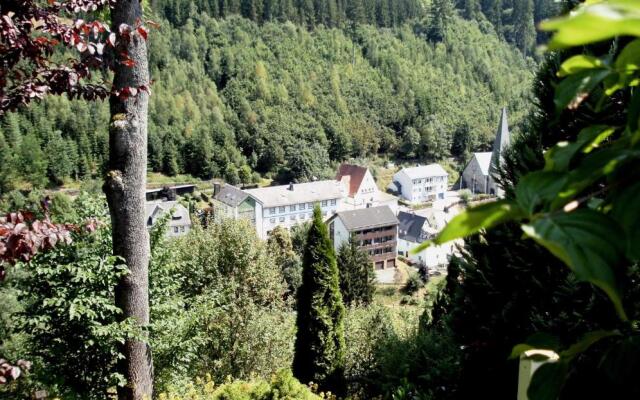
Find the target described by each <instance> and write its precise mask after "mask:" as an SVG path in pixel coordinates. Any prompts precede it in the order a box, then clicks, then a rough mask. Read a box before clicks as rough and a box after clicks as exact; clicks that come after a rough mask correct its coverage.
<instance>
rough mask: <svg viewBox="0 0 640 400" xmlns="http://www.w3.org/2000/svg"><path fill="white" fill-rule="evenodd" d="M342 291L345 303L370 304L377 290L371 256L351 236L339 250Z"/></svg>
mask: <svg viewBox="0 0 640 400" xmlns="http://www.w3.org/2000/svg"><path fill="white" fill-rule="evenodd" d="M338 266H339V270H340V291H341V292H342V299H343V300H344V304H346V305H352V304H370V303H371V301H373V293H374V292H375V276H374V272H373V265H372V263H371V261H370V260H369V256H367V254H366V253H365V252H364V251H363V250H362V249H360V248H359V247H358V242H357V241H356V240H355V238H353V237H351V238H349V241H348V242H347V243H344V244H343V245H342V246H341V247H340V250H339V252H338Z"/></svg>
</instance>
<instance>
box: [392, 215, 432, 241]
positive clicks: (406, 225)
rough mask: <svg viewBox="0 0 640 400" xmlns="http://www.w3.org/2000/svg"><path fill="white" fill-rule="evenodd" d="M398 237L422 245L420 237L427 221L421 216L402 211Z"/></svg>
mask: <svg viewBox="0 0 640 400" xmlns="http://www.w3.org/2000/svg"><path fill="white" fill-rule="evenodd" d="M398 221H400V225H399V226H398V237H400V239H403V240H407V241H410V242H414V243H420V236H421V234H422V227H423V226H424V224H425V223H426V224H427V225H428V222H427V219H426V218H425V217H421V216H420V215H416V214H412V213H408V212H404V211H400V212H399V213H398Z"/></svg>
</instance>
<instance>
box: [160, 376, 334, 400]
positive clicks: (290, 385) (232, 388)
mask: <svg viewBox="0 0 640 400" xmlns="http://www.w3.org/2000/svg"><path fill="white" fill-rule="evenodd" d="M158 398H159V399H160V400H183V399H184V400H187V399H189V400H277V399H291V400H294V399H295V400H319V399H322V398H325V397H324V396H322V397H321V396H319V395H316V394H314V393H313V392H312V391H311V389H310V388H308V387H307V386H304V385H302V384H301V383H300V382H298V381H297V380H296V379H295V378H294V377H293V375H292V374H291V372H290V371H288V370H280V371H278V372H277V373H276V374H275V375H274V376H273V377H272V378H271V380H270V381H268V382H266V381H263V380H259V381H231V382H226V383H224V384H222V385H220V386H216V385H215V383H214V382H213V381H212V380H211V377H210V376H207V378H206V379H204V380H203V379H196V382H195V383H191V384H189V385H187V386H186V387H184V388H180V389H172V390H170V391H169V392H167V393H161V394H160V395H159V397H158Z"/></svg>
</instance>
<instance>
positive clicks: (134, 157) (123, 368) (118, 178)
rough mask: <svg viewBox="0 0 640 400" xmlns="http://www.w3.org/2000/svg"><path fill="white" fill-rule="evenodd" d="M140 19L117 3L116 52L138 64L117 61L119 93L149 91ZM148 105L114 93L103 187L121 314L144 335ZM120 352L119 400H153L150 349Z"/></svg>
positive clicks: (132, 8)
mask: <svg viewBox="0 0 640 400" xmlns="http://www.w3.org/2000/svg"><path fill="white" fill-rule="evenodd" d="M141 20H142V6H141V4H140V0H119V1H118V2H116V4H115V6H114V8H113V9H112V10H111V25H112V31H113V32H119V27H120V26H121V24H127V25H128V26H130V27H131V33H130V35H131V36H130V41H129V42H128V43H127V42H126V39H123V38H122V37H121V36H120V35H118V42H119V43H123V44H122V45H120V44H119V45H118V46H117V50H116V53H118V54H120V53H121V52H122V51H124V50H126V52H127V53H128V56H129V58H130V59H131V60H133V62H134V63H135V64H134V65H133V66H132V67H131V66H126V65H124V64H122V63H118V62H117V65H116V66H115V68H114V77H113V88H114V89H115V90H121V89H122V88H139V87H140V86H143V85H144V86H145V87H148V86H149V68H148V61H147V45H146V41H145V39H144V38H143V37H142V36H141V35H140V34H139V33H138V32H136V30H135V26H136V24H137V23H139V22H140V21H141ZM116 57H119V55H117V56H116ZM148 104H149V94H148V92H147V91H138V93H137V94H136V95H133V96H130V97H119V96H116V95H115V94H112V96H111V99H110V107H111V124H110V127H109V171H108V173H107V176H106V178H105V184H104V191H105V194H106V195H107V201H108V203H109V211H110V213H111V224H112V236H113V253H114V254H115V255H116V256H120V257H122V258H123V259H124V260H125V262H126V264H127V266H128V267H129V269H130V271H131V273H130V274H129V275H128V276H126V277H124V278H123V279H122V280H121V281H120V282H119V283H118V286H117V287H116V305H117V306H118V307H120V308H121V309H122V311H123V318H133V319H134V320H135V321H136V322H137V324H139V326H141V327H142V329H143V331H144V332H146V331H147V330H146V328H147V327H148V325H149V276H148V269H149V234H148V232H147V228H146V223H145V188H146V174H147V113H148ZM143 339H146V338H143ZM122 352H123V354H124V356H125V358H124V359H123V360H122V362H121V363H120V365H119V369H120V371H119V372H120V373H122V374H123V375H124V377H125V378H126V379H127V385H126V386H125V387H122V388H118V398H119V399H120V400H134V399H135V400H142V399H151V395H152V388H153V379H152V361H151V349H150V348H149V346H148V345H147V343H146V341H145V340H133V339H129V340H127V341H126V342H125V344H124V345H123V347H122Z"/></svg>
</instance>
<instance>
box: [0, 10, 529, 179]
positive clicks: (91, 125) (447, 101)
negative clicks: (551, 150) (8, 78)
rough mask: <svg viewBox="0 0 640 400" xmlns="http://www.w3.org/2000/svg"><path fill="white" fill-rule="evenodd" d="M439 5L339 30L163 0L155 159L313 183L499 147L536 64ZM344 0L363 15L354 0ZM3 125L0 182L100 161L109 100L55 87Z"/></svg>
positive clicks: (186, 167)
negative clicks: (373, 167) (348, 167)
mask: <svg viewBox="0 0 640 400" xmlns="http://www.w3.org/2000/svg"><path fill="white" fill-rule="evenodd" d="M442 1H443V0H434V3H433V4H432V5H430V6H425V5H422V4H418V3H417V2H412V1H409V0H406V1H402V2H395V1H394V2H389V3H388V4H389V7H390V8H391V9H392V10H394V11H393V13H392V14H393V15H394V17H393V18H392V22H390V23H389V24H387V23H386V22H384V20H385V19H383V20H380V21H378V19H377V18H378V16H379V15H378V14H375V15H374V13H373V11H372V10H375V9H378V8H379V7H378V6H379V5H380V4H387V3H386V2H382V1H376V2H374V3H375V4H376V6H375V7H374V6H366V7H364V9H365V10H368V11H367V12H368V13H369V14H367V16H366V17H363V19H362V20H361V21H359V23H358V24H346V22H345V23H342V22H340V23H336V24H335V25H336V27H327V26H324V25H318V24H315V25H313V26H305V25H309V24H300V23H295V22H290V21H286V22H280V20H281V19H283V18H284V17H282V18H280V17H277V16H275V15H274V16H273V17H269V18H254V19H256V21H252V20H251V19H249V18H244V17H242V16H239V15H230V16H227V15H229V14H235V13H236V12H235V11H233V10H236V11H237V10H238V9H237V7H236V6H237V5H238V4H240V5H244V6H242V7H240V14H244V13H245V11H246V7H245V6H246V5H247V4H254V2H233V1H227V2H221V3H220V4H223V3H224V4H235V5H234V6H233V7H235V8H233V7H232V8H230V9H229V10H230V11H229V12H222V13H221V11H220V10H224V8H210V7H211V6H212V5H213V4H218V3H217V2H212V1H209V2H207V1H203V0H201V1H195V2H176V1H171V0H158V1H156V2H153V4H154V6H155V8H154V10H155V11H154V12H155V13H156V15H154V16H153V18H154V19H155V20H157V21H159V22H160V24H161V28H160V29H161V32H160V33H159V34H155V35H152V36H151V50H150V58H151V60H150V62H151V69H152V76H153V79H154V82H155V83H154V85H153V96H152V97H151V106H150V121H149V168H150V169H151V170H152V171H156V172H162V173H165V174H167V175H175V174H178V173H188V174H192V175H194V176H197V177H200V178H211V177H222V178H224V179H226V180H227V181H229V182H232V183H238V182H251V181H255V180H256V179H258V178H259V175H262V176H265V175H266V176H271V177H275V178H277V179H279V180H282V181H287V180H305V179H310V178H311V177H312V176H316V177H321V176H326V175H330V174H331V172H330V171H331V163H332V162H335V161H340V160H343V159H346V158H351V157H366V158H371V157H377V156H383V157H388V158H391V159H396V158H397V159H400V160H414V159H415V160H422V161H432V160H440V159H444V158H447V157H450V156H453V157H457V158H458V159H459V160H460V161H462V160H463V159H464V158H465V156H466V154H468V152H469V151H473V150H483V149H487V148H488V146H489V145H490V143H491V140H492V139H493V134H494V130H495V126H496V123H497V120H498V112H499V109H500V108H501V107H502V106H507V107H508V108H509V111H510V113H511V119H510V122H511V123H512V124H514V125H517V123H518V122H519V121H520V120H521V118H522V116H523V115H525V113H526V109H527V99H528V94H527V93H528V91H529V87H530V82H531V77H532V73H531V71H533V70H534V67H535V62H534V61H533V60H532V59H527V58H525V57H523V55H522V53H521V52H520V51H518V50H517V49H516V48H514V47H513V46H511V45H509V44H508V43H506V42H505V41H504V40H503V39H502V38H501V36H500V35H498V34H496V33H495V31H493V30H492V29H486V26H485V25H486V24H483V23H482V22H478V21H477V20H465V19H463V18H462V17H460V16H459V15H458V12H457V11H455V10H453V8H452V9H451V10H449V11H446V10H445V11H443V14H437V15H436V14H434V15H430V14H429V10H432V11H433V9H434V7H436V5H438V4H439V2H442ZM444 2H445V3H446V2H447V1H444ZM236 3H238V4H236ZM258 3H260V2H258ZM267 3H269V2H263V3H261V4H262V6H261V7H263V8H261V10H262V11H261V14H260V15H263V16H264V15H266V14H265V12H266V11H265V9H264V6H265V5H266V4H267ZM281 3H282V4H284V3H286V2H281ZM294 3H295V4H296V5H297V6H296V7H300V4H303V3H304V4H306V3H309V4H311V3H313V2H294ZM338 3H339V4H340V7H338V9H337V10H338V11H339V13H340V15H343V14H344V15H345V16H347V15H352V14H349V13H350V12H351V11H349V10H350V9H351V8H350V7H351V6H349V5H350V4H351V5H353V4H352V3H353V2H338ZM437 3H438V4H437ZM279 4H280V3H279ZM328 4H333V3H332V2H328ZM450 4H453V3H450ZM440 5H441V4H440ZM187 6H188V7H187ZM377 7H378V8H377ZM294 8H295V7H294ZM296 9H299V8H296ZM216 10H217V11H216ZM416 10H418V11H416ZM208 12H211V13H212V14H213V15H214V16H215V15H220V16H223V17H225V18H214V17H213V16H210V15H209V14H208ZM434 12H435V11H434ZM296 13H297V14H295V15H297V16H298V17H300V16H302V15H306V14H304V13H302V14H301V13H299V12H297V11H296ZM282 15H289V14H282ZM291 15H293V14H291ZM314 15H316V17H314V18H313V20H311V19H309V21H314V23H315V22H317V21H321V20H322V15H323V14H322V13H319V14H318V13H316V14H314ZM420 15H424V16H423V17H420ZM249 16H250V15H249ZM434 16H440V17H443V16H446V18H444V17H443V18H435V17H434ZM385 18H386V17H385ZM286 19H292V20H294V21H296V22H303V21H302V20H300V18H298V19H296V18H290V17H287V18H286ZM403 20H406V21H405V22H402V21H403ZM336 21H340V18H338V19H337V20H336ZM368 22H371V24H367V23H368ZM377 25H382V27H381V26H377ZM386 25H390V26H391V25H394V26H391V27H384V26H386ZM0 127H1V132H0V133H1V134H0V160H1V161H3V165H7V166H9V165H10V166H11V167H7V168H3V170H2V172H1V173H0V190H2V191H7V190H10V189H12V188H15V187H18V188H20V187H25V186H30V185H31V186H35V187H42V186H46V185H50V184H54V185H57V184H61V183H63V182H64V181H66V180H69V179H82V178H86V177H92V176H93V177H97V176H100V174H101V173H102V168H103V165H104V162H105V160H106V155H107V149H108V140H107V127H108V105H107V104H106V103H104V104H98V105H97V106H96V105H95V104H87V103H86V102H76V101H69V100H67V99H66V98H48V99H47V100H46V101H43V102H42V103H41V104H39V105H34V106H33V107H30V108H29V109H27V110H24V111H23V112H21V113H13V114H11V113H10V114H7V115H6V116H5V117H4V118H3V119H2V121H0Z"/></svg>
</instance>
